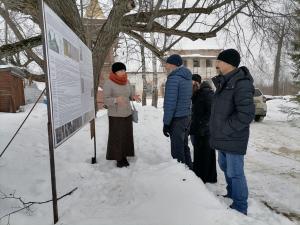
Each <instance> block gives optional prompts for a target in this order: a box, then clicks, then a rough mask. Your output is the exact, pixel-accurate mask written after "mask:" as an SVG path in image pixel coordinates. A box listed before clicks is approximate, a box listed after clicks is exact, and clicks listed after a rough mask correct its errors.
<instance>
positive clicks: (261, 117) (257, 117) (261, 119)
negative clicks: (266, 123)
mask: <svg viewBox="0 0 300 225" xmlns="http://www.w3.org/2000/svg"><path fill="white" fill-rule="evenodd" d="M263 119H264V116H255V119H254V120H255V121H256V122H261V121H263Z"/></svg>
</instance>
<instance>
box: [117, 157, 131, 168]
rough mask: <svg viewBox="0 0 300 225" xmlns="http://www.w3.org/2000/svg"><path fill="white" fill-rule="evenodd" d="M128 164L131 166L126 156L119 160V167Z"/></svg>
mask: <svg viewBox="0 0 300 225" xmlns="http://www.w3.org/2000/svg"><path fill="white" fill-rule="evenodd" d="M127 166H129V162H128V161H127V159H126V157H124V158H123V159H121V160H117V167H119V168H122V167H127Z"/></svg>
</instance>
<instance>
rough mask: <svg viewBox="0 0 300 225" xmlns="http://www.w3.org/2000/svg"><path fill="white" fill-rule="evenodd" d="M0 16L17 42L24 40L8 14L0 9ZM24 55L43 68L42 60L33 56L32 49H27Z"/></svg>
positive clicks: (35, 55)
mask: <svg viewBox="0 0 300 225" xmlns="http://www.w3.org/2000/svg"><path fill="white" fill-rule="evenodd" d="M0 15H1V16H2V17H3V19H4V20H5V21H6V22H7V24H8V25H9V27H10V28H11V29H12V31H13V32H14V33H15V35H16V37H17V38H18V39H19V40H24V37H23V35H22V34H21V32H20V31H19V30H18V28H17V25H16V24H15V23H14V22H13V20H12V19H11V18H10V16H9V13H8V12H7V10H5V9H2V8H1V7H0ZM25 51H26V53H27V54H28V56H29V57H31V58H32V59H33V60H34V61H35V62H36V63H37V64H38V65H39V66H40V67H41V68H43V60H42V59H41V58H40V57H39V56H38V55H37V54H35V53H34V52H33V51H32V49H27V50H25Z"/></svg>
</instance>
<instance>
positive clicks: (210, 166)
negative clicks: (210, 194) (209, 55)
mask: <svg viewBox="0 0 300 225" xmlns="http://www.w3.org/2000/svg"><path fill="white" fill-rule="evenodd" d="M192 79H193V96H192V123H191V129H190V135H191V139H192V143H193V145H194V163H193V170H194V172H195V174H196V175H197V176H198V177H200V178H201V179H202V181H203V182H204V183H206V182H207V183H216V182H217V170H216V153H215V150H214V149H212V148H211V147H210V145H209V136H210V134H209V126H208V123H209V118H210V110H211V101H212V97H213V94H214V92H213V90H212V88H211V87H210V85H209V84H208V83H207V82H205V81H203V82H201V76H200V75H198V74H194V75H193V78H192Z"/></svg>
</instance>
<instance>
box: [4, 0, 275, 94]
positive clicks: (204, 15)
mask: <svg viewBox="0 0 300 225" xmlns="http://www.w3.org/2000/svg"><path fill="white" fill-rule="evenodd" d="M45 1H46V3H47V4H48V5H49V6H50V7H51V8H52V9H53V10H54V11H55V12H56V13H57V14H58V16H59V17H61V18H62V19H63V20H64V21H65V22H66V24H67V25H68V26H69V27H70V28H71V29H72V30H73V31H74V32H75V33H76V34H77V35H78V36H79V37H80V38H81V39H82V40H83V41H85V35H84V28H83V25H82V21H81V17H80V13H79V10H78V7H77V5H76V3H75V1H73V0H64V1H60V0H45ZM270 1H271V0H240V1H236V0H202V1H200V0H195V1H186V0H185V1H182V2H181V4H180V3H178V4H175V3H174V7H172V8H167V9H166V8H164V7H163V4H162V3H163V2H165V1H161V0H157V1H153V10H149V11H144V10H143V9H142V8H140V7H139V6H140V4H141V1H138V2H137V5H136V3H135V1H134V0H116V1H113V4H112V8H111V10H110V12H109V15H108V17H107V20H106V22H105V24H104V25H103V26H102V27H101V29H100V31H99V33H98V37H97V40H96V43H95V46H94V47H93V49H92V51H93V64H94V80H95V86H98V82H99V74H100V71H101V68H102V67H103V64H104V60H105V58H106V55H107V54H108V52H109V49H110V47H111V46H112V45H113V43H114V42H115V41H116V40H117V38H118V37H119V35H120V34H121V33H125V34H127V35H129V36H131V37H133V38H134V39H136V40H138V41H139V42H140V43H141V44H142V45H144V46H145V47H146V48H148V49H149V50H151V51H152V52H153V53H154V54H155V55H156V56H157V57H158V58H162V56H163V55H164V54H165V53H166V52H167V51H168V50H169V49H170V48H171V47H172V46H174V42H176V40H177V39H175V40H174V41H173V42H172V43H169V44H168V45H167V46H165V47H164V48H162V47H161V46H153V44H152V43H151V41H148V40H146V39H145V38H144V37H143V36H141V35H140V32H143V33H153V32H154V33H158V34H164V35H166V36H170V37H171V36H175V37H178V39H180V38H182V37H186V38H189V39H191V40H197V39H202V40H205V39H207V38H211V37H215V36H216V35H217V33H218V32H220V31H221V30H222V29H224V28H226V27H227V26H228V25H230V23H232V22H233V21H234V19H236V18H237V16H238V15H240V14H243V15H246V16H248V17H249V18H255V15H258V14H260V13H261V14H263V13H265V9H264V8H263V6H265V5H266V2H270ZM1 3H3V4H5V9H7V10H9V11H15V12H19V13H22V14H24V15H29V16H30V19H31V20H32V21H34V22H35V23H36V24H39V21H40V20H39V10H38V0H1ZM129 12H130V14H128V13H129ZM166 17H172V18H173V19H174V20H175V21H174V22H172V23H169V24H167V26H166V25H165V24H162V23H160V22H159V20H160V19H162V18H166ZM191 18H195V19H196V20H195V22H194V23H195V24H198V27H199V28H197V29H198V30H199V31H200V32H199V31H198V32H193V31H190V29H191V28H190V25H191ZM207 21H211V22H210V23H208V22H207ZM39 25H40V24H39ZM41 44H42V39H41V36H40V35H38V36H35V37H32V36H31V37H26V39H23V40H22V39H21V40H19V41H18V42H16V43H14V44H11V45H3V46H1V47H0V58H4V57H7V56H10V55H14V54H16V53H17V52H19V51H22V50H25V49H26V50H27V51H28V50H30V49H31V48H33V47H35V46H38V45H41ZM95 91H97V88H95Z"/></svg>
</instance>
